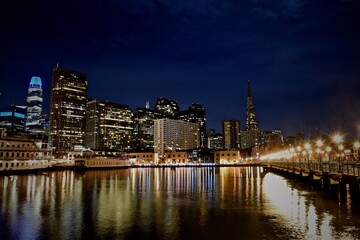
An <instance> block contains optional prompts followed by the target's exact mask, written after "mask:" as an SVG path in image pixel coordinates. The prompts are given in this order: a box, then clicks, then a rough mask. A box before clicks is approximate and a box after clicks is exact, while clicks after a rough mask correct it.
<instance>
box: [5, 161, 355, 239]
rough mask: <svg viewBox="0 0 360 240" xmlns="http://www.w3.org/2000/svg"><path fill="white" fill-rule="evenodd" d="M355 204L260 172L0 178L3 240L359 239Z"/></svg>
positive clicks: (183, 170) (149, 172) (235, 169)
mask: <svg viewBox="0 0 360 240" xmlns="http://www.w3.org/2000/svg"><path fill="white" fill-rule="evenodd" d="M359 205H360V204H359V203H355V202H354V201H351V199H347V200H345V201H341V202H339V201H338V200H337V198H336V197H334V196H333V195H330V194H327V193H323V192H319V191H317V190H313V189H312V188H311V187H310V186H307V185H305V184H303V183H300V182H297V181H296V180H290V179H286V178H283V177H281V176H278V175H275V174H272V173H266V174H265V173H263V172H262V169H261V168H260V167H223V168H212V167H211V168H178V169H176V170H171V169H168V168H165V169H162V168H156V169H146V168H143V169H141V168H139V169H118V170H102V171H88V172H81V173H80V172H73V171H59V172H52V173H49V174H48V175H24V176H20V175H19V176H3V177H0V207H1V212H0V239H234V238H236V239H360V208H359Z"/></svg>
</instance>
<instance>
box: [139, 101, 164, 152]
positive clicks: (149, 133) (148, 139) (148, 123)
mask: <svg viewBox="0 0 360 240" xmlns="http://www.w3.org/2000/svg"><path fill="white" fill-rule="evenodd" d="M162 117H163V115H162V114H161V113H160V112H158V111H156V110H152V109H149V108H136V113H135V117H134V122H135V129H134V130H135V131H134V137H135V141H136V142H135V146H136V149H137V150H138V151H144V150H148V151H153V149H154V120H155V119H159V118H162Z"/></svg>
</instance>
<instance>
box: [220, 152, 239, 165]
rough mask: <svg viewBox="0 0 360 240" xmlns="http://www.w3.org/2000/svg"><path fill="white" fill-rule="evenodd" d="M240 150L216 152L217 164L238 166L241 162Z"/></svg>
mask: <svg viewBox="0 0 360 240" xmlns="http://www.w3.org/2000/svg"><path fill="white" fill-rule="evenodd" d="M241 160H242V159H241V156H240V151H239V150H216V151H214V161H215V164H238V163H240V162H241Z"/></svg>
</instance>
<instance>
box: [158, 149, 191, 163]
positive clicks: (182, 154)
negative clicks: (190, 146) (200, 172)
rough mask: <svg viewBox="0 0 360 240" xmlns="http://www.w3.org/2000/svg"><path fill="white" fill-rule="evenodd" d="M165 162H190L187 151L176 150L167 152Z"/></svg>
mask: <svg viewBox="0 0 360 240" xmlns="http://www.w3.org/2000/svg"><path fill="white" fill-rule="evenodd" d="M164 162H165V163H168V164H177V163H188V162H189V157H188V152H187V151H174V152H166V153H165V159H164Z"/></svg>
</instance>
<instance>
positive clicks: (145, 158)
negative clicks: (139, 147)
mask: <svg viewBox="0 0 360 240" xmlns="http://www.w3.org/2000/svg"><path fill="white" fill-rule="evenodd" d="M127 157H128V158H129V159H130V161H131V162H133V163H135V164H139V165H142V164H154V163H155V153H154V152H131V153H128V154H127Z"/></svg>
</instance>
